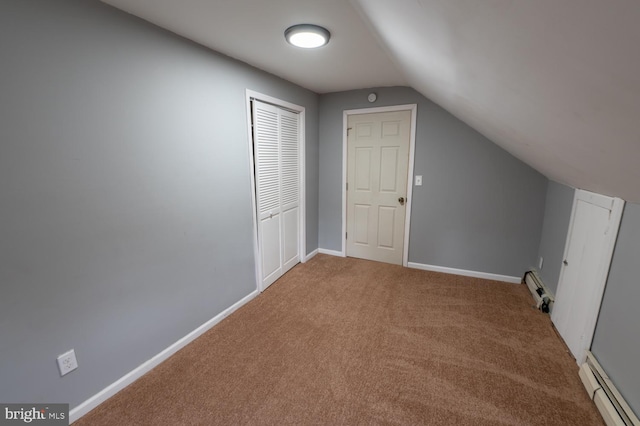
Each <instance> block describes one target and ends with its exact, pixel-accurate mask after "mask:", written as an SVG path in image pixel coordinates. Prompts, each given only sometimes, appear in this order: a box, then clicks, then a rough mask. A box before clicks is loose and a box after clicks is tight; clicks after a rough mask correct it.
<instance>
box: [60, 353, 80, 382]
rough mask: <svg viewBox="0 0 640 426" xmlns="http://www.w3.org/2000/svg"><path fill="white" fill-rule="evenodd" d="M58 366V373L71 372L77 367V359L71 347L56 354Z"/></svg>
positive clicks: (62, 374)
mask: <svg viewBox="0 0 640 426" xmlns="http://www.w3.org/2000/svg"><path fill="white" fill-rule="evenodd" d="M58 368H59V369H60V375H61V376H64V375H65V374H68V373H71V372H72V371H73V370H75V369H76V368H78V360H77V359H76V352H75V350H73V349H71V350H70V351H69V352H65V353H63V354H62V355H59V356H58Z"/></svg>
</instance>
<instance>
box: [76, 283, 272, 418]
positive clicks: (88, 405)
mask: <svg viewBox="0 0 640 426" xmlns="http://www.w3.org/2000/svg"><path fill="white" fill-rule="evenodd" d="M259 294H260V293H259V292H258V290H255V291H253V292H252V293H251V294H249V295H247V296H245V297H244V298H242V299H241V300H239V301H238V302H236V303H234V304H233V305H231V306H230V307H228V308H227V309H225V310H224V311H222V312H220V313H219V314H218V315H216V316H215V317H213V318H212V319H210V320H209V321H207V322H206V323H204V324H202V325H201V326H200V327H198V328H196V329H195V330H193V331H192V332H191V333H189V334H187V335H186V336H184V337H183V338H182V339H180V340H178V341H177V342H175V343H174V344H172V345H171V346H169V347H168V348H166V349H165V350H163V351H162V352H160V353H159V354H157V355H156V356H154V357H153V358H151V359H150V360H148V361H146V362H144V363H143V364H141V365H140V366H138V367H137V368H135V369H134V370H132V371H130V372H129V373H127V374H125V375H124V376H122V377H121V378H120V379H118V380H116V381H115V382H113V383H112V384H110V385H109V386H107V387H106V388H104V389H103V390H101V391H100V392H98V393H97V394H95V395H94V396H92V397H91V398H89V399H87V400H86V401H84V402H83V403H81V404H80V405H78V406H77V407H74V408H73V409H72V410H70V411H69V424H71V423H73V422H75V421H76V420H78V419H79V418H81V417H82V416H84V415H85V414H87V413H88V412H89V411H91V410H93V409H94V408H96V407H97V406H98V405H100V404H102V403H103V402H105V401H106V400H107V399H109V398H111V397H112V396H114V395H115V394H116V393H118V392H120V391H121V390H122V389H124V388H125V387H127V386H129V385H130V384H131V383H133V382H135V381H136V380H138V379H139V378H140V377H142V376H144V375H145V374H146V373H148V372H149V371H151V370H152V369H153V368H154V367H156V366H158V365H159V364H160V363H162V362H163V361H165V360H167V359H168V358H169V357H170V356H171V355H173V354H175V353H176V352H178V351H179V350H180V349H182V348H183V347H185V346H186V345H188V344H189V343H191V342H193V341H194V340H195V339H197V338H198V337H200V336H201V335H202V334H204V333H205V332H206V331H208V330H209V329H211V328H212V327H213V326H215V325H216V324H218V323H219V322H220V321H222V320H223V319H225V318H226V317H228V316H229V315H231V314H232V313H233V312H234V311H236V310H237V309H238V308H240V307H242V306H243V305H245V304H246V303H247V302H249V301H250V300H251V299H253V298H255V297H256V296H257V295H259Z"/></svg>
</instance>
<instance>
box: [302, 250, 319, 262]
mask: <svg viewBox="0 0 640 426" xmlns="http://www.w3.org/2000/svg"><path fill="white" fill-rule="evenodd" d="M316 254H318V249H315V250H314V251H312V252H311V253H309V254H308V255H306V256H305V257H304V259H303V260H302V263H305V262H308V261H310V260H311V259H313V258H314V257H315V256H316Z"/></svg>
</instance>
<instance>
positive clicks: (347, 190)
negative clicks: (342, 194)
mask: <svg viewBox="0 0 640 426" xmlns="http://www.w3.org/2000/svg"><path fill="white" fill-rule="evenodd" d="M348 190H349V182H347V191H348Z"/></svg>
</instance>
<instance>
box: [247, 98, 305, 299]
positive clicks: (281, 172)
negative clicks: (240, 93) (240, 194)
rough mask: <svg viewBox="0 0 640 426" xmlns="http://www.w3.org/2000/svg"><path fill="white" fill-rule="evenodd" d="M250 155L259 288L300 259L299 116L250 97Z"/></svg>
mask: <svg viewBox="0 0 640 426" xmlns="http://www.w3.org/2000/svg"><path fill="white" fill-rule="evenodd" d="M253 126H254V127H253V129H254V159H255V181H256V204H257V206H256V207H257V220H258V251H259V255H260V270H261V274H260V275H261V277H260V279H261V281H262V282H261V289H262V290H264V289H265V288H267V287H268V286H269V285H271V284H272V283H273V282H274V281H275V280H277V279H278V278H280V277H281V276H282V275H283V274H284V273H285V272H287V271H288V270H289V269H291V268H292V267H293V266H294V265H296V264H297V263H298V262H299V261H300V253H299V247H300V245H299V238H300V226H299V225H300V220H299V219H300V154H299V152H300V150H299V148H300V147H299V145H300V142H299V126H300V123H299V116H298V114H296V113H293V112H290V111H287V110H285V109H282V108H278V107H276V106H273V105H270V104H266V103H262V102H259V101H253Z"/></svg>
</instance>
